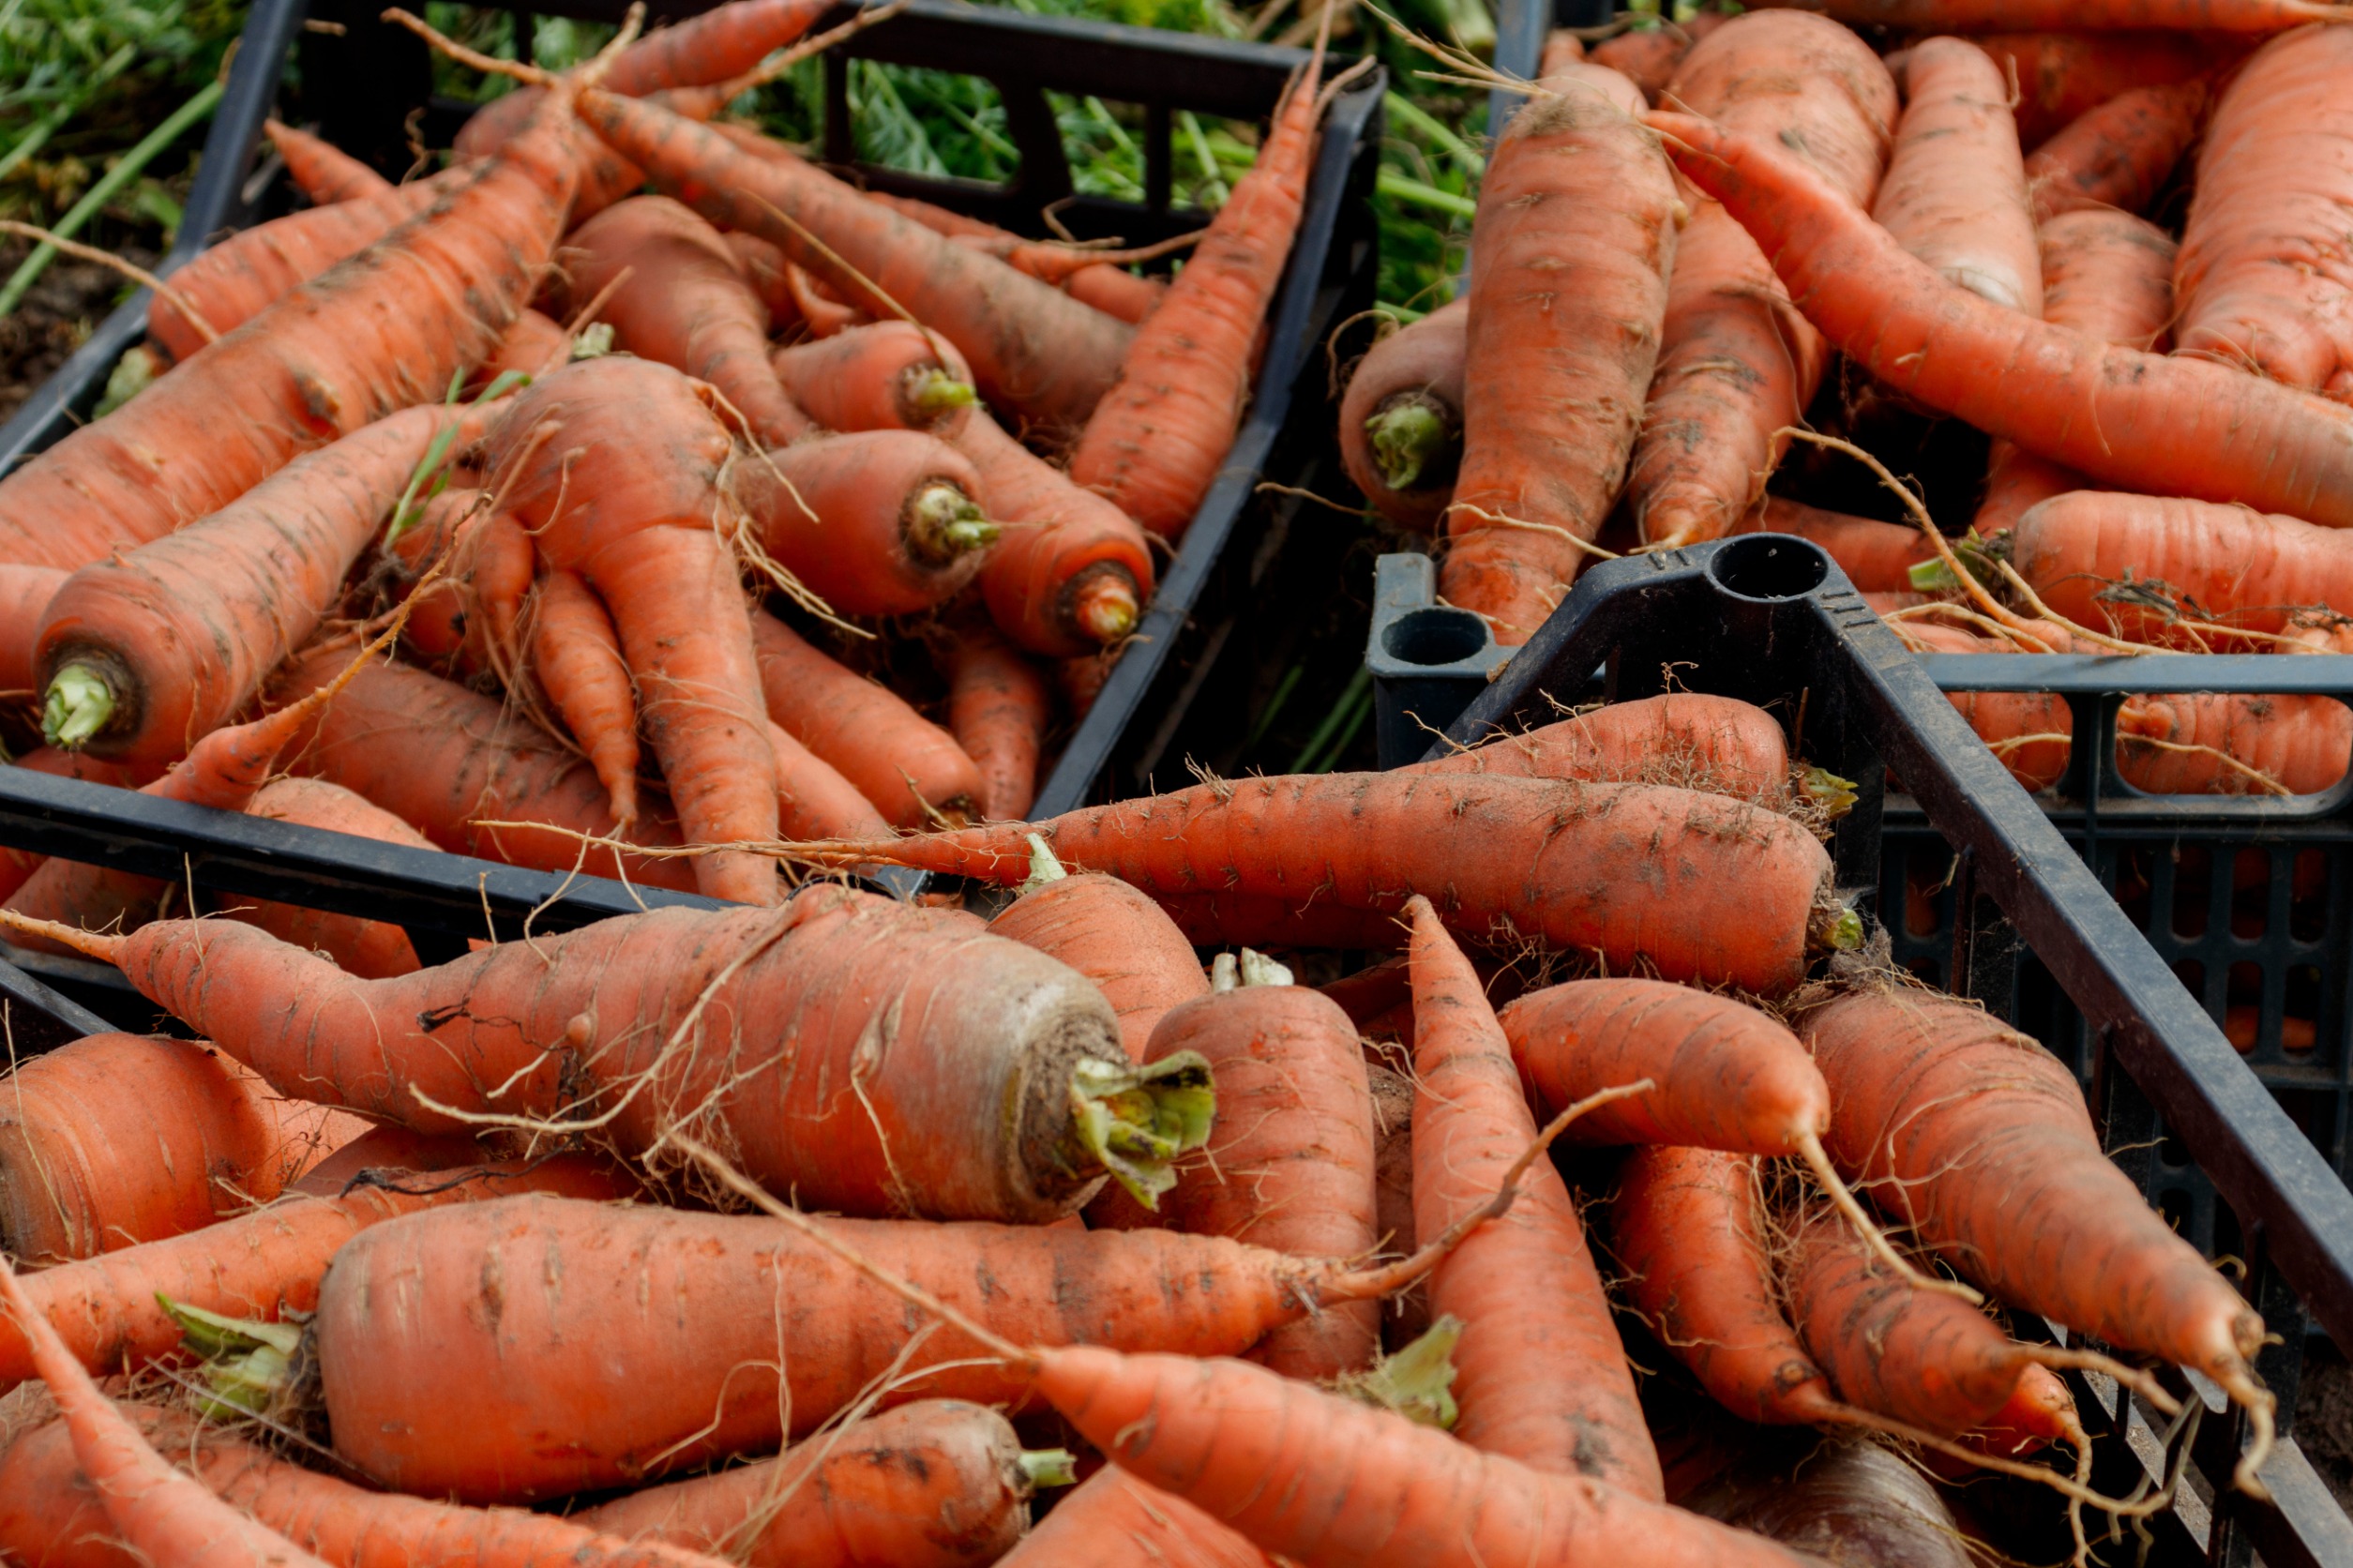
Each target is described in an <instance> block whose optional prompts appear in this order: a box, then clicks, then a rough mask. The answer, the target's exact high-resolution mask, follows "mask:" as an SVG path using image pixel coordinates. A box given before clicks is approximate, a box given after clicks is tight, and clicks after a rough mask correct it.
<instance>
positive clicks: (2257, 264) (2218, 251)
mask: <svg viewBox="0 0 2353 1568" xmlns="http://www.w3.org/2000/svg"><path fill="white" fill-rule="evenodd" d="M2336 20H2342V17H2341V16H2340V17H2339V18H2337V19H2336ZM2347 71H2353V35H2348V34H2346V33H2345V31H2344V30H2343V29H2341V28H2336V27H2304V28H2300V29H2298V30H2297V31H2295V32H2293V33H2289V34H2286V35H2285V36H2283V37H2281V38H2274V39H2273V40H2272V41H2270V43H2267V44H2265V45H2264V46H2263V47H2262V48H2261V49H2259V50H2257V51H2255V54H2254V55H2253V57H2251V58H2250V59H2249V60H2248V61H2247V63H2246V64H2245V65H2244V66H2242V67H2241V68H2240V70H2239V74H2238V76H2237V78H2236V79H2235V80H2233V81H2232V83H2231V84H2230V86H2229V87H2228V88H2227V89H2225V91H2224V93H2223V96H2222V98H2221V101H2219V102H2218V103H2216V104H2215V106H2214V117H2213V120H2212V122H2211V123H2210V125H2209V126H2208V127H2207V130H2206V141H2205V144H2204V145H2203V146H2202V147H2201V148H2200V149H2199V151H2198V158H2197V194H2196V195H2195V197H2194V198H2193V199H2192V200H2191V203H2190V216H2189V220H2188V222H2187V223H2185V224H2184V225H2183V226H2182V230H2181V259H2180V268H2179V270H2178V272H2177V273H2176V286H2177V290H2178V292H2179V294H2180V300H2181V319H2180V325H2179V327H2178V328H2177V329H2176V332H2175V339H2176V340H2177V341H2178V343H2179V344H2180V353H2182V354H2195V355H2198V356H2199V357H2201V358H2209V359H2215V360H2219V361H2221V362H2222V363H2224V364H2225V365H2233V366H2238V367H2240V369H2249V370H2253V371H2255V373H2256V374H2258V375H2262V376H2268V377H2270V379H2272V380H2274V381H2279V382H2284V383H2285V384H2287V385H2290V386H2302V387H2310V388H2312V389H2313V390H2315V391H2318V392H2321V393H2323V394H2325V395H2326V396H2328V397H2330V398H2333V399H2335V400H2337V401H2339V402H2353V264H2347V263H2346V261H2345V254H2344V248H2345V237H2344V236H2345V221H2344V219H2345V204H2346V203H2348V202H2353V169H2349V168H2348V159H2349V158H2353V107H2348V104H2347V101H2346V98H2345V76H2346V73H2347Z"/></svg>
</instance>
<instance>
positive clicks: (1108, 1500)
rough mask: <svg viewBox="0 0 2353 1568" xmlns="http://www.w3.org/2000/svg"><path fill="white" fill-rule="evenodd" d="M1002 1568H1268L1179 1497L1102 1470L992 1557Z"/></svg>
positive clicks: (1260, 1555)
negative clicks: (1124, 1565)
mask: <svg viewBox="0 0 2353 1568" xmlns="http://www.w3.org/2000/svg"><path fill="white" fill-rule="evenodd" d="M1000 1561H1002V1562H1003V1565H1004V1568H1093V1565H1094V1564H1098V1563H1102V1562H1149V1563H1153V1564H1154V1565H1155V1568H1157V1565H1160V1564H1166V1565H1167V1568H1272V1564H1271V1560H1269V1559H1268V1557H1267V1555H1266V1554H1265V1553H1264V1552H1262V1551H1260V1550H1259V1549H1258V1547H1256V1546H1254V1545H1250V1543H1249V1542H1248V1541H1247V1540H1246V1539H1244V1537H1242V1536H1240V1535H1237V1534H1235V1533H1234V1532H1233V1531H1232V1530H1229V1529H1227V1528H1226V1527H1225V1526H1224V1525H1222V1524H1220V1523H1219V1522H1218V1521H1217V1520H1215V1519H1213V1518H1211V1517H1210V1516H1209V1515H1206V1514H1204V1513H1202V1512H1201V1511H1200V1510H1199V1509H1198V1508H1196V1507H1194V1506H1193V1505H1192V1504H1191V1503H1189V1502H1186V1501H1185V1500H1183V1499H1182V1498H1177V1497H1171V1496H1170V1495H1169V1493H1167V1492H1164V1491H1161V1490H1160V1489H1159V1488H1158V1487H1156V1486H1147V1485H1144V1484H1143V1483H1142V1482H1140V1481H1139V1480H1137V1479H1136V1478H1135V1477H1134V1476H1132V1475H1130V1474H1128V1473H1127V1472H1126V1471H1125V1470H1122V1469H1120V1468H1119V1467H1118V1466H1117V1465H1106V1466H1104V1467H1103V1468H1102V1469H1101V1470H1097V1471H1095V1472H1094V1474H1093V1475H1092V1476H1089V1477H1088V1478H1087V1481H1086V1483H1085V1485H1081V1486H1080V1487H1079V1488H1078V1490H1077V1491H1075V1492H1073V1493H1071V1494H1070V1495H1069V1496H1068V1497H1066V1498H1064V1499H1063V1500H1061V1501H1060V1502H1058V1503H1056V1504H1055V1505H1054V1511H1053V1512H1052V1513H1051V1514H1048V1515H1046V1522H1045V1523H1043V1524H1041V1525H1039V1526H1038V1527H1037V1528H1036V1529H1035V1530H1032V1531H1031V1532H1030V1533H1029V1535H1028V1536H1027V1537H1026V1538H1024V1539H1023V1541H1022V1542H1021V1544H1020V1545H1018V1546H1016V1547H1015V1548H1014V1549H1013V1550H1012V1551H1011V1552H1010V1553H1009V1554H1007V1555H1006V1556H1005V1557H1003V1558H1002V1559H1000Z"/></svg>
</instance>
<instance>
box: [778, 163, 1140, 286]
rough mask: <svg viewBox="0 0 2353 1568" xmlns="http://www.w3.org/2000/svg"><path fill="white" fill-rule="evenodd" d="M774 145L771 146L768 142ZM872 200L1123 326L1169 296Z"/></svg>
mask: <svg viewBox="0 0 2353 1568" xmlns="http://www.w3.org/2000/svg"><path fill="white" fill-rule="evenodd" d="M772 144H773V143H772ZM867 195H868V196H869V198H870V199H872V200H874V201H877V202H880V203H882V204H883V205H884V206H886V207H888V208H890V209H891V210H892V211H893V212H895V213H897V214H898V215H899V216H900V217H901V218H911V219H914V220H915V221H916V222H918V223H920V224H922V225H923V226H924V227H925V228H927V229H929V230H930V231H932V232H933V233H934V234H946V235H947V236H948V237H950V238H951V239H957V240H961V241H963V242H965V243H967V244H972V245H975V246H977V247H979V248H980V249H984V250H986V251H988V254H990V255H992V256H1001V257H1003V259H1004V260H1005V261H1006V262H1008V263H1010V264H1012V266H1013V269H1014V270H1015V271H1017V272H1026V273H1028V274H1029V275H1030V276H1031V277H1033V278H1035V279H1041V280H1042V281H1045V282H1048V283H1052V284H1054V285H1055V286H1057V287H1058V288H1060V289H1061V290H1062V291H1063V293H1064V294H1069V295H1070V297H1071V298H1073V299H1076V300H1078V301H1080V302H1081V303H1083V304H1087V305H1092V306H1094V308H1095V309H1098V310H1100V311H1102V312H1103V313H1104V314H1105V315H1107V316H1110V317H1112V318H1114V319H1115V320H1118V321H1124V322H1125V323H1127V324H1129V325H1130V326H1134V325H1137V324H1140V323H1141V322H1142V321H1143V319H1144V318H1145V317H1146V316H1149V315H1151V314H1152V313H1153V311H1154V310H1156V309H1159V308H1160V301H1161V299H1162V298H1163V297H1164V296H1165V295H1166V294H1168V292H1169V284H1168V280H1167V279H1162V278H1139V277H1138V276H1137V275H1136V274H1135V273H1132V272H1130V271H1128V270H1127V269H1126V268H1125V267H1124V266H1120V265H1116V264H1111V263H1108V262H1101V261H1089V260H1087V259H1086V258H1087V257H1088V255H1089V252H1086V251H1083V250H1072V249H1068V248H1066V247H1063V246H1057V245H1046V244H1041V243H1039V242H1037V241H1035V240H1025V239H1023V238H1022V237H1021V236H1020V235H1019V234H1012V233H1009V232H1007V231H1006V230H1003V229H1000V228H998V227H997V226H996V225H995V224H993V223H984V222H982V221H981V220H980V219H977V218H968V217H966V216H964V215H963V214H962V213H955V212H950V211H949V210H948V209H947V208H945V207H940V206H934V205H932V204H930V203H929V202H918V201H916V200H914V199H913V197H908V196H892V195H889V194H886V193H885V192H882V191H880V190H875V191H869V192H867Z"/></svg>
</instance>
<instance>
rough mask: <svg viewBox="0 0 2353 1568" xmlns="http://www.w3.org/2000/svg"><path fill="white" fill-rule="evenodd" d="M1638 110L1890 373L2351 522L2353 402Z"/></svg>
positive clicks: (1821, 318) (2087, 456) (2150, 470)
mask: <svg viewBox="0 0 2353 1568" xmlns="http://www.w3.org/2000/svg"><path fill="white" fill-rule="evenodd" d="M1649 123H1650V124H1651V125H1652V127H1653V128H1656V129H1658V130H1659V131H1661V132H1662V133H1664V135H1665V136H1666V138H1667V149H1668V151H1669V153H1670V154H1671V155H1672V156H1673V158H1674V159H1675V163H1676V167H1677V168H1679V169H1681V170H1682V172H1683V173H1684V174H1685V175H1687V176H1688V177H1689V178H1690V180H1691V181H1692V183H1693V184H1695V185H1697V186H1698V187H1699V188H1701V189H1702V190H1705V191H1706V192H1708V193H1709V194H1710V195H1712V196H1713V197H1715V198H1716V199H1717V200H1718V201H1721V202H1723V203H1724V204H1725V207H1726V209H1727V211H1729V212H1731V214H1732V215H1733V216H1734V217H1735V218H1738V219H1740V220H1741V221H1742V224H1743V225H1744V226H1746V227H1747V229H1748V231H1749V233H1750V234H1753V235H1755V236H1756V237H1757V242H1758V244H1759V245H1760V246H1761V247H1762V248H1763V249H1764V250H1765V253H1766V254H1767V255H1769V256H1772V258H1773V264H1774V267H1775V269H1776V270H1778V271H1779V272H1780V273H1781V276H1782V279H1783V281H1784V282H1786V283H1787V284H1788V285H1789V295H1790V297H1791V298H1792V299H1793V300H1795V301H1796V302H1797V305H1798V308H1799V309H1801V310H1803V311H1804V312H1805V313H1806V316H1807V319H1808V320H1810V321H1812V322H1813V323H1814V324H1815V325H1817V326H1818V327H1820V328H1821V329H1822V331H1823V332H1824V334H1825V335H1827V336H1828V337H1829V338H1830V339H1831V340H1832V341H1833V342H1834V343H1836V344H1838V345H1839V346H1840V347H1841V348H1842V349H1843V350H1845V351H1846V352H1847V353H1848V355H1849V356H1850V357H1852V358H1854V359H1855V360H1856V362H1857V363H1858V364H1860V365H1861V366H1863V368H1864V369H1868V370H1870V371H1871V373H1872V374H1874V375H1876V376H1878V378H1879V379H1880V380H1881V381H1882V382H1885V383H1886V384H1888V385H1889V386H1891V387H1893V389H1894V390H1896V391H1898V392H1901V393H1904V394H1906V395H1908V396H1909V397H1911V398H1914V399H1916V400H1919V401H1921V402H1923V403H1925V404H1927V405H1928V406H1929V407H1931V408H1936V409H1940V410H1942V411H1944V412H1946V413H1948V414H1953V415H1957V416H1959V417H1960V418H1963V419H1966V420H1968V422H1969V423H1970V424H1972V425H1975V426H1977V427H1978V428H1979V429H1980V430H1984V431H1986V432H1987V433H1989V434H1992V435H1997V436H2006V437H2008V438H2009V439H2011V440H2013V441H2015V442H2017V443H2018V445H2021V446H2023V447H2025V448H2027V449H2028V450H2029V451H2031V452H2035V453H2037V454H2039V455H2041V456H2043V457H2046V458H2051V459H2055V460H2058V461H2060V462H2063V463H2068V464H2072V465H2073V466H2074V467H2076V468H2079V469H2081V470H2082V471H2083V472H2084V473H2086V474H2089V475H2092V476H2093V477H2095V478H2106V479H2111V480H2113V481H2115V482H2118V483H2122V484H2131V485H2134V486H2140V487H2145V488H2148V489H2150V490H2163V491H2168V492H2171V493H2174V494H2180V495H2192V496H2197V497H2199V498H2201V499H2207V500H2221V501H2239V502H2243V503H2245V504H2246V505H2251V506H2255V507H2256V508H2258V509H2261V510H2267V511H2285V512H2290V513H2293V514H2295V515H2297V516H2300V517H2302V518H2305V519H2307V520H2311V521H2314V522H2321V523H2330V524H2335V525H2341V526H2342V525H2353V411H2349V410H2345V409H2342V408H2338V407H2336V406H2335V405H2333V404H2330V403H2326V402H2322V401H2320V400H2316V399H2313V398H2309V397H2306V396H2304V395H2302V394H2300V393H2297V392H2294V391H2291V390H2289V389H2287V388H2285V387H2281V386H2274V385H2271V384H2269V383H2266V382H2264V381H2263V380H2261V379H2260V378H2258V377H2255V376H2250V375H2246V374H2243V373H2242V372H2240V371H2237V370H2232V369H2226V368H2225V367H2223V366H2220V365H2213V364H2208V363H2204V362H2201V361H2198V360H2195V359H2184V358H2180V357H2178V356H2161V355H2156V354H2137V353H2134V352H2133V351H2132V350H2129V349H2120V348H2114V347H2110V346H2107V345H2104V344H2101V343H2098V342H2096V341H2094V340H2092V339H2088V338H2086V337H2084V336H2083V335H2082V334H2080V333H2076V332H2072V331H2069V330H2067V329H2066V328H2063V327H2053V326H2049V325H2046V324H2044V323H2043V322H2041V321H2035V320H2029V319H2028V318H2027V317H2026V316H2024V315H2021V314H2020V313H2019V312H2017V311H2014V310H2007V309H2002V308H2001V307H1999V306H1997V305H1993V304H1991V303H1989V302H1987V301H1983V300H1981V299H1978V298H1976V297H1975V296H1973V295H1971V294H1969V293H1968V291H1967V290H1965V289H1960V288H1956V287H1954V286H1953V285H1952V284H1950V283H1947V282H1946V281H1945V280H1944V279H1941V278H1938V277H1937V276H1936V275H1935V274H1934V273H1933V272H1932V271H1931V270H1930V269H1929V268H1928V267H1927V266H1926V265H1925V264H1923V263H1922V262H1920V261H1918V260H1917V259H1915V258H1913V257H1911V256H1909V255H1908V254H1906V253H1905V252H1904V251H1903V249H1902V248H1901V247H1899V246H1897V245H1896V244H1895V243H1894V242H1893V240H1892V239H1890V238H1889V237H1888V235H1887V234H1886V233H1885V232H1884V231H1883V230H1881V229H1879V228H1878V225H1876V224H1874V223H1872V222H1871V221H1870V220H1869V219H1866V218H1865V217H1863V214H1861V213H1860V212H1857V211H1855V210H1854V209H1853V208H1852V207H1850V206H1848V204H1846V203H1845V202H1844V201H1843V200H1841V199H1840V198H1839V197H1838V196H1837V194H1836V193H1835V192H1834V191H1833V190H1832V189H1831V188H1829V187H1828V186H1827V185H1825V184H1824V183H1823V182H1822V181H1821V180H1820V179H1819V178H1818V176H1817V175H1815V174H1814V173H1812V172H1811V171H1810V170H1808V169H1806V168H1805V167H1804V166H1803V165H1802V164H1800V163H1799V162H1797V161H1796V160H1795V159H1794V158H1787V157H1784V156H1783V155H1781V154H1780V153H1777V152H1775V151H1773V150H1772V148H1770V147H1768V146H1765V145H1764V144H1762V143H1758V142H1756V141H1753V140H1750V139H1748V138H1744V137H1740V136H1735V135H1732V134H1730V133H1728V132H1725V131H1723V130H1720V129H1718V128H1716V127H1713V126H1711V125H1709V124H1708V123H1706V122H1705V121H1702V120H1697V119H1694V118H1692V117H1690V116H1688V115H1682V114H1652V115H1651V116H1649ZM1995 366H1999V367H2001V368H2002V369H2001V371H2000V373H1999V374H1996V373H1994V372H1993V370H1992V369H1989V368H1990V367H1995Z"/></svg>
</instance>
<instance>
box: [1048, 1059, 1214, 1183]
mask: <svg viewBox="0 0 2353 1568" xmlns="http://www.w3.org/2000/svg"><path fill="white" fill-rule="evenodd" d="M1070 1111H1071V1131H1072V1134H1073V1136H1074V1137H1075V1138H1077V1140H1078V1149H1077V1150H1075V1151H1070V1152H1069V1153H1071V1154H1073V1155H1074V1156H1075V1157H1074V1158H1072V1160H1071V1162H1070V1163H1071V1164H1072V1165H1073V1166H1074V1167H1076V1168H1079V1169H1084V1168H1086V1167H1087V1166H1089V1165H1099V1166H1101V1167H1102V1168H1104V1169H1106V1170H1108V1171H1109V1172H1110V1173H1111V1175H1112V1177H1113V1178H1114V1179H1115V1180H1117V1181H1118V1183H1119V1184H1120V1185H1121V1186H1123V1187H1125V1188H1126V1189H1127V1191H1128V1194H1129V1196H1130V1197H1132V1198H1134V1199H1136V1201H1137V1202H1139V1203H1141V1204H1142V1205H1143V1206H1144V1207H1145V1208H1147V1209H1151V1210H1154V1212H1157V1211H1158V1209H1159V1207H1160V1195H1161V1194H1162V1193H1164V1192H1167V1191H1168V1190H1169V1188H1170V1187H1173V1186H1175V1185H1176V1183H1177V1176H1176V1171H1175V1170H1174V1169H1173V1168H1171V1167H1170V1162H1171V1161H1173V1160H1174V1159H1175V1158H1176V1157H1177V1156H1178V1155H1179V1154H1182V1153H1185V1152H1186V1151H1188V1150H1193V1149H1198V1148H1199V1147H1200V1146H1201V1145H1202V1144H1204V1143H1207V1142H1208V1141H1209V1130H1210V1126H1211V1124H1212V1123H1214V1121H1215V1119H1216V1115H1217V1090H1216V1080H1215V1076H1214V1074H1213V1073H1212V1072H1211V1071H1210V1065H1209V1059H1208V1058H1207V1057H1205V1056H1203V1055H1201V1053H1200V1052H1199V1051H1191V1050H1181V1051H1176V1052H1173V1053H1172V1054H1170V1055H1169V1056H1167V1057H1164V1058H1162V1059H1161V1060H1160V1061H1158V1062H1154V1063H1145V1064H1143V1065H1140V1066H1139V1065H1138V1064H1136V1063H1129V1062H1116V1063H1115V1062H1104V1061H1099V1060H1097V1059H1095V1058H1094V1057H1087V1058H1085V1059H1083V1060H1081V1061H1080V1062H1079V1063H1078V1067H1077V1068H1076V1069H1074V1070H1073V1072H1072V1073H1071V1076H1070Z"/></svg>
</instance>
